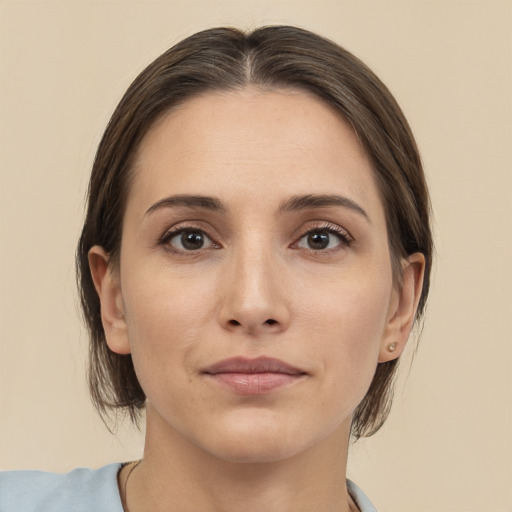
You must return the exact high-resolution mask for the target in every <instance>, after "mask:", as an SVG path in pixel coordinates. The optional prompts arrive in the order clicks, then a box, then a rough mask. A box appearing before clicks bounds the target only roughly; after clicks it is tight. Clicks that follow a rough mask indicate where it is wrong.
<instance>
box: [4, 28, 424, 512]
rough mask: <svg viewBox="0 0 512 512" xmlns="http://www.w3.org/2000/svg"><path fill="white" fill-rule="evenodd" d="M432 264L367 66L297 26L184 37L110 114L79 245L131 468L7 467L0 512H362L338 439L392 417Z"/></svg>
mask: <svg viewBox="0 0 512 512" xmlns="http://www.w3.org/2000/svg"><path fill="white" fill-rule="evenodd" d="M431 255H432V239H431V234H430V229H429V200H428V192H427V188H426V184H425V179H424V175H423V171H422V167H421V162H420V159H419V155H418V152H417V148H416V145H415V143H414V139H413V136H412V134H411V132H410V129H409V127H408V125H407V122H406V120H405V118H404V116H403V114H402V113H401V111H400V109H399V107H398V105H397V104H396V102H395V100H394V99H393V98H392V96H391V95H390V93H389V92H388V91H387V89H386V88H385V86H384V85H383V84H382V83H381V82H380V81H379V80H378V78H376V77H375V75H374V74H373V73H372V72H371V71H370V70H369V69H368V68H367V67H366V66H364V64H362V63H361V62H360V61H359V60H358V59H356V58H355V57H354V56H352V55H351V54H349V53H348V52H346V51H345V50H343V49H342V48H340V47H338V46H337V45H335V44H334V43H332V42H330V41H327V40H325V39H323V38H321V37H319V36H317V35H315V34H312V33H310V32H307V31H304V30H300V29H297V28H293V27H266V28H262V29H257V30H255V31H254V32H252V33H249V34H245V33H242V32H240V31H238V30H235V29H227V28H221V29H212V30H207V31H204V32H200V33H198V34H195V35H193V36H191V37H189V38H188V39H186V40H184V41H182V42H181V43H179V44H178V45H176V46H175V47H173V48H171V49H170V50H168V51H167V52H166V53H164V54H163V55H162V56H160V57H159V58H158V59H157V60H156V61H154V62H153V63H152V64H150V66H149V67H148V68H146V70H144V71H143V72H142V73H141V74H140V75H139V77H138V78H137V79H136V80H135V81H134V83H133V84H132V85H131V86H130V87H129V89H128V91H127V92H126V94H125V96H124V97H123V99H122V100H121V102H120V104H119V106H118V107H117V109H116V111H115V112H114V114H113V116H112V119H111V121H110V123H109V125H108V127H107V130H106V132H105V134H104V137H103V139H102V141H101V143H100V146H99V149H98V153H97V156H96V160H95V163H94V167H93V171H92V177H91V182H90V188H89V202H88V209H87V216H86V219H85V223H84V228H83V232H82V236H81V239H80V243H79V247H78V252H77V267H78V275H79V285H80V289H81V298H82V305H83V310H84V314H85V319H86V321H87V324H88V327H89V330H90V338H91V349H90V373H89V377H90V387H91V392H92V396H93V399H94V402H95V404H96V406H97V408H98V410H99V412H100V413H101V414H102V415H105V414H107V413H108V412H110V411H115V410H125V411H127V412H128V413H129V414H130V416H131V418H132V419H133V420H134V421H137V419H138V418H139V415H140V412H141V411H143V410H145V412H146V444H145V449H144V456H143V458H142V459H141V460H140V461H136V462H132V463H128V464H112V465H110V466H107V467H105V468H102V469H100V470H95V471H91V470H83V469H82V470H75V471H73V472H71V473H69V474H67V475H52V474H48V473H34V472H19V473H6V474H4V475H3V477H2V480H0V491H1V492H0V510H1V511H4V510H5V511H7V510H17V511H24V510H51V511H53V510H70V509H73V510H75V509H76V510H112V511H116V512H121V511H122V510H123V509H124V510H125V511H130V512H138V511H142V510H152V511H158V510H177V511H180V512H182V511H198V510H201V511H210V510H211V511H234V510H236V511H239V510H244V511H261V510H266V511H279V512H281V511H294V512H295V511H312V510H319V511H324V510H325V511H337V512H342V511H343V512H346V511H355V510H360V511H364V512H367V511H371V510H375V509H374V507H373V506H372V504H371V503H370V501H369V500H368V498H367V497H366V496H365V495H364V494H363V493H362V491H361V490H360V489H359V488H357V486H356V485H355V484H353V483H352V482H350V481H346V460H347V451H348V444H349V439H350V436H351V435H352V436H354V437H355V438H358V437H360V436H369V435H372V434H373V433H374V432H375V431H377V430H378V429H379V428H380V426H381V425H382V424H383V422H384V421H385V419H386V416H387V414H388V412H389V406H390V399H391V394H392V387H391V386H392V378H393V375H394V372H395V369H396V365H397V361H398V358H399V356H400V354H401V353H402V351H403V349H404V347H405V344H406V342H407V339H408V337H409V333H410V331H411V328H412V326H413V324H414V322H415V321H417V320H418V319H419V318H420V317H421V315H422V313H423V310H424V306H425V301H426V297H427V293H428V287H429V273H430V268H431V257H432V256H431ZM72 507H74V508H72Z"/></svg>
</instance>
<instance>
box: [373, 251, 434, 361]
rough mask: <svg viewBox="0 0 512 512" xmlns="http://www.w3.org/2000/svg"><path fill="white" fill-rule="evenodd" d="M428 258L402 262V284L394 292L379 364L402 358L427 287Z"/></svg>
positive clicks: (412, 257)
mask: <svg viewBox="0 0 512 512" xmlns="http://www.w3.org/2000/svg"><path fill="white" fill-rule="evenodd" d="M424 272H425V256H424V255H423V254H421V253H419V252H418V253H414V254H411V255H410V256H409V257H408V258H406V259H404V260H403V262H402V283H401V286H400V288H399V289H396V290H395V291H394V293H393V299H392V301H391V308H390V312H389V318H388V322H387V325H386V330H385V333H384V336H383V340H382V344H381V347H380V352H379V363H385V362H387V361H391V360H393V359H396V358H397V357H399V356H400V355H401V354H402V352H403V351H404V349H405V345H406V343H407V340H408V339H409V334H410V332H411V329H412V326H413V323H414V318H415V316H416V310H417V308H418V303H419V300H420V297H421V290H422V287H423V275H424Z"/></svg>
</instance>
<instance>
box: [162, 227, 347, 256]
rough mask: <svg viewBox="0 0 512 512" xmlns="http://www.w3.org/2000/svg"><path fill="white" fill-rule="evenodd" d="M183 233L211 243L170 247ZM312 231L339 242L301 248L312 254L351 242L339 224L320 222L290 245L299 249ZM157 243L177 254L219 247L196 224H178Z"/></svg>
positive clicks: (336, 248) (330, 250)
mask: <svg viewBox="0 0 512 512" xmlns="http://www.w3.org/2000/svg"><path fill="white" fill-rule="evenodd" d="M183 233H199V234H202V235H204V237H205V238H207V239H208V240H209V242H210V243H211V247H200V248H199V249H196V250H193V249H191V250H186V249H176V248H174V247H172V245H171V244H170V242H171V241H172V240H173V239H174V238H176V237H178V236H179V235H182V234H183ZM314 233H328V234H331V235H335V236H336V237H337V238H338V239H339V241H340V242H339V244H337V245H336V247H334V248H326V249H312V248H303V249H305V250H307V251H309V252H310V253H313V254H325V253H330V252H335V251H337V250H340V248H343V247H349V246H350V245H351V243H352V242H353V238H352V237H351V236H350V235H349V233H348V232H347V231H345V230H344V229H342V228H341V227H340V226H338V225H336V224H331V223H321V224H318V225H315V226H314V227H308V229H306V230H304V231H303V232H302V234H301V235H300V237H299V238H298V239H297V240H296V241H295V242H293V243H292V244H291V245H290V247H291V248H293V249H300V247H298V244H299V243H300V242H301V240H303V239H304V238H305V237H307V236H309V235H311V234H314ZM159 244H160V245H163V246H165V248H166V250H168V251H170V252H172V253H174V254H178V255H194V254H197V253H199V252H200V251H204V250H211V249H220V248H221V245H220V244H219V243H217V242H216V241H215V239H214V237H212V236H211V235H210V234H209V233H208V231H207V230H205V229H204V228H202V227H201V228H199V227H197V225H193V224H192V225H179V226H176V227H174V228H172V229H170V230H168V231H166V232H165V233H164V235H163V236H162V237H161V238H160V240H159Z"/></svg>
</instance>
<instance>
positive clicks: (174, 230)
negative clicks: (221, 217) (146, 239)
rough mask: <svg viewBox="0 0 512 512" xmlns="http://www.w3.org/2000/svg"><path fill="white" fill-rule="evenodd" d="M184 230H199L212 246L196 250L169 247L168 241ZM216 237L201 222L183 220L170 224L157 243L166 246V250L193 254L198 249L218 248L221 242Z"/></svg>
mask: <svg viewBox="0 0 512 512" xmlns="http://www.w3.org/2000/svg"><path fill="white" fill-rule="evenodd" d="M185 231H199V232H201V233H203V234H204V235H205V236H206V237H207V238H208V239H209V240H210V241H211V243H212V245H213V247H206V248H201V249H197V251H193V250H191V251H184V250H183V251H182V250H179V249H176V248H171V247H170V244H169V241H170V240H171V239H172V238H174V237H175V236H178V235H179V234H180V233H183V232H185ZM217 238H218V237H216V236H215V235H212V233H211V230H209V229H208V228H207V227H205V226H204V224H203V223H202V222H194V221H185V222H179V223H178V224H175V225H174V226H171V227H170V228H168V229H166V230H165V231H164V233H163V234H162V236H160V237H159V239H158V244H159V245H164V246H166V248H167V250H169V251H172V252H174V253H176V254H181V253H189V254H194V253H195V252H199V251H205V250H211V249H220V248H221V244H220V243H219V242H217Z"/></svg>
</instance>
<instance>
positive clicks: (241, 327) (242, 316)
mask: <svg viewBox="0 0 512 512" xmlns="http://www.w3.org/2000/svg"><path fill="white" fill-rule="evenodd" d="M239 270H240V271H239V272H234V273H233V274H232V275H231V277H230V278H229V279H226V277H227V276H226V275H225V276H224V281H223V290H222V292H223V293H222V294H221V297H222V298H221V305H220V312H219V323H220V324H221V326H222V327H223V328H224V329H227V330H228V331H232V332H235V331H236V332H240V333H241V332H243V333H246V334H251V335H258V334H275V333H279V332H281V331H283V330H285V329H286V328H287V327H288V323H289V319H290V313H289V310H288V304H287V302H286V298H285V296H284V294H283V288H284V286H283V283H281V280H280V279H278V278H277V276H272V275H271V271H269V270H268V268H267V267H265V269H263V268H260V267H258V268H255V267H251V266H244V267H242V268H241V269H240V268H239Z"/></svg>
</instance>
